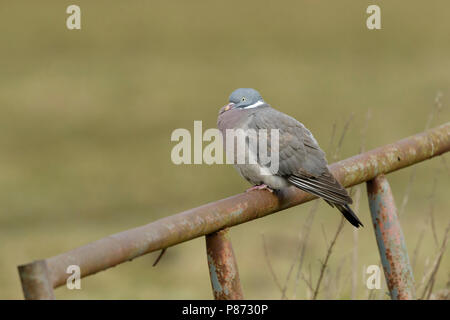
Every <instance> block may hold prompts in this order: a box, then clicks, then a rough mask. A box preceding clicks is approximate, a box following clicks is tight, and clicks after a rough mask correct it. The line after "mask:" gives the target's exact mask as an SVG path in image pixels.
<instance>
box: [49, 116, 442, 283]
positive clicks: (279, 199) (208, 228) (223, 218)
mask: <svg viewBox="0 0 450 320" xmlns="http://www.w3.org/2000/svg"><path fill="white" fill-rule="evenodd" d="M449 150H450V122H448V123H446V124H443V125H441V126H439V127H436V128H434V129H431V130H428V131H426V132H423V133H419V134H416V135H414V136H411V137H409V138H406V139H403V140H400V141H397V142H395V143H393V144H390V145H386V146H383V147H380V148H377V149H374V150H371V151H368V152H366V153H363V154H359V155H357V156H354V157H352V158H349V159H346V160H342V161H340V162H338V163H335V164H333V165H331V166H330V169H331V171H332V172H333V174H334V175H335V176H336V178H337V179H338V180H339V181H341V183H343V185H344V186H346V187H350V186H353V185H356V184H359V183H362V182H365V181H368V180H371V179H373V178H375V177H376V176H377V175H379V174H382V173H389V172H392V171H395V170H398V169H401V168H405V167H407V166H410V165H412V164H415V163H418V162H421V161H424V160H427V159H430V158H432V157H435V156H438V155H440V154H443V153H445V152H448V151H449ZM312 199H314V197H313V196H311V195H310V194H307V193H305V192H302V191H300V190H298V189H296V188H287V189H286V190H284V191H283V192H281V193H279V194H277V195H276V194H270V193H268V192H258V191H255V192H248V193H242V194H238V195H235V196H232V197H230V198H227V199H223V200H219V201H216V202H212V203H209V204H206V205H203V206H201V207H198V208H194V209H190V210H187V211H184V212H182V213H179V214H176V215H172V216H169V217H165V218H163V219H160V220H157V221H155V222H152V223H150V224H147V225H145V226H141V227H138V228H134V229H131V230H127V231H124V232H121V233H117V234H114V235H111V236H108V237H106V238H103V239H100V240H97V241H95V242H92V243H90V244H87V245H84V246H82V247H79V248H76V249H73V250H71V251H68V252H65V253H63V254H60V255H58V256H54V257H51V258H49V259H47V260H46V261H47V265H48V268H49V272H50V278H51V282H52V284H53V287H55V288H56V287H58V286H60V285H62V284H64V283H65V282H66V279H67V277H68V274H66V272H65V271H66V269H67V267H68V266H69V265H72V264H74V265H78V266H80V269H81V276H82V277H85V276H88V275H91V274H94V273H96V272H99V271H102V270H105V269H108V268H111V267H113V266H115V265H117V264H119V263H123V262H126V261H128V260H131V259H134V258H136V257H139V256H141V255H143V254H146V253H149V252H153V251H157V250H161V249H164V248H167V247H170V246H173V245H176V244H178V243H181V242H184V241H188V240H191V239H194V238H197V237H200V236H204V235H206V234H210V233H213V232H215V231H218V230H220V229H223V228H225V227H231V226H234V225H238V224H241V223H244V222H248V221H250V220H253V219H257V218H261V217H264V216H266V215H269V214H272V213H275V212H277V211H280V210H283V209H286V208H289V207H292V206H295V205H298V204H301V203H304V202H307V201H310V200H312Z"/></svg>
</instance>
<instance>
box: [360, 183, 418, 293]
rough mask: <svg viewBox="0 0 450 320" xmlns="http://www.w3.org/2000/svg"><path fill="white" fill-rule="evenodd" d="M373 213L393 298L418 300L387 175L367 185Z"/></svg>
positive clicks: (376, 234)
mask: <svg viewBox="0 0 450 320" xmlns="http://www.w3.org/2000/svg"><path fill="white" fill-rule="evenodd" d="M367 195H368V198H369V207H370V213H371V216H372V223H373V228H374V231H375V237H376V239H377V244H378V250H379V251H380V257H381V263H382V265H383V269H384V276H385V278H386V282H387V286H388V288H389V293H390V295H391V299H393V300H410V299H415V298H416V296H415V292H414V276H413V272H412V268H411V265H410V263H409V257H408V251H407V250H406V243H405V238H404V237H403V232H402V228H401V226H400V221H399V220H398V217H397V208H396V207H395V202H394V197H393V196H392V192H391V188H390V186H389V182H388V181H387V179H386V177H385V176H384V175H379V176H377V177H376V178H375V179H373V180H370V181H368V182H367Z"/></svg>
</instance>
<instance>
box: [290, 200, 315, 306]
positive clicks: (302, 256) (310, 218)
mask: <svg viewBox="0 0 450 320" xmlns="http://www.w3.org/2000/svg"><path fill="white" fill-rule="evenodd" d="M319 203H320V202H319V200H315V201H314V204H313V205H312V207H311V209H310V211H309V215H308V218H307V219H306V222H305V224H304V225H303V232H302V239H301V249H300V257H299V262H298V267H297V275H296V277H295V286H294V297H293V298H294V299H295V298H296V297H297V288H298V285H299V282H300V281H299V279H300V274H301V270H302V267H303V261H304V259H305V252H306V246H307V244H308V240H309V234H310V231H311V226H312V223H313V221H314V216H315V213H316V211H317V208H318V207H319Z"/></svg>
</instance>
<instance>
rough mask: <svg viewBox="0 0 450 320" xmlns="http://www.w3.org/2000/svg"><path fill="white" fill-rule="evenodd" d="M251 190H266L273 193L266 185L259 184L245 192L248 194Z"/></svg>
mask: <svg viewBox="0 0 450 320" xmlns="http://www.w3.org/2000/svg"><path fill="white" fill-rule="evenodd" d="M253 190H267V191H269V192H271V193H273V190H272V189H271V188H270V187H269V186H268V185H267V184H260V185H259V186H253V187H251V188H248V189H247V191H246V192H250V191H253Z"/></svg>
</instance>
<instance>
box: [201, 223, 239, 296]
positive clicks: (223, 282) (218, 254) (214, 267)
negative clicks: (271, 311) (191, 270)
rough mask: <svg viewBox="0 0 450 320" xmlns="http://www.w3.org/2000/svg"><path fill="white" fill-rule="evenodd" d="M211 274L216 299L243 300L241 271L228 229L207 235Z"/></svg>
mask: <svg viewBox="0 0 450 320" xmlns="http://www.w3.org/2000/svg"><path fill="white" fill-rule="evenodd" d="M205 240H206V256H207V259H208V267H209V276H210V279H211V286H212V290H213V294H214V299H216V300H242V299H244V295H243V294H242V288H241V282H240V280H239V271H238V266H237V262H236V258H235V256H234V251H233V247H232V246H231V240H230V238H229V235H228V229H223V230H220V231H217V232H214V233H211V234H208V235H206V236H205Z"/></svg>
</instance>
